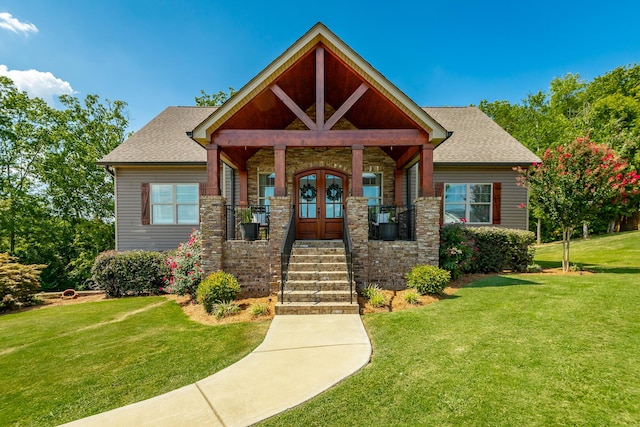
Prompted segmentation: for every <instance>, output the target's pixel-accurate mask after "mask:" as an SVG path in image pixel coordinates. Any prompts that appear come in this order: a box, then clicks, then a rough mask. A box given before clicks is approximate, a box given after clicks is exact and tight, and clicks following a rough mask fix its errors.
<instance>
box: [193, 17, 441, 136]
mask: <svg viewBox="0 0 640 427" xmlns="http://www.w3.org/2000/svg"><path fill="white" fill-rule="evenodd" d="M318 44H322V45H323V46H324V48H325V49H328V50H329V51H330V52H331V53H332V54H333V55H335V56H336V57H337V58H339V59H340V61H342V62H343V63H344V64H346V65H347V66H348V67H349V68H350V69H351V70H353V71H354V72H355V73H356V74H357V75H358V76H359V77H360V78H361V79H362V80H363V81H364V82H366V83H367V84H368V85H370V86H371V87H373V88H374V89H375V90H376V91H377V92H379V93H380V94H382V96H383V97H385V98H386V99H387V100H388V101H389V102H390V103H392V104H393V105H394V106H395V107H396V108H398V109H399V110H401V111H402V112H403V113H404V114H405V115H406V116H407V117H409V118H410V119H411V121H413V122H415V123H416V125H417V126H418V127H419V128H421V129H423V130H425V131H426V132H427V133H429V136H430V140H431V141H432V142H433V143H439V142H441V141H442V140H444V139H445V138H446V136H447V130H446V129H445V128H444V127H443V126H442V125H441V124H440V123H438V122H437V121H436V120H434V119H433V118H432V117H430V116H429V114H428V113H427V112H426V111H424V110H423V109H421V108H420V107H419V106H418V105H417V104H415V103H414V102H413V101H412V100H411V99H410V98H409V97H407V96H406V95H405V94H404V93H402V91H400V90H399V89H398V88H397V87H396V86H395V85H393V84H392V83H391V82H390V81H389V80H387V79H386V78H385V77H384V76H383V75H382V74H380V73H379V72H378V71H377V70H376V69H374V68H373V67H372V66H371V65H370V64H369V63H368V62H367V61H365V60H364V59H363V58H362V57H361V56H360V55H358V54H357V53H356V52H355V51H354V50H353V49H351V48H350V47H349V46H348V45H347V44H346V43H344V42H343V41H342V40H340V38H338V37H337V36H336V35H335V34H334V33H333V32H331V31H330V30H329V29H328V28H327V27H325V26H324V25H323V24H322V23H317V24H316V25H314V26H313V27H312V28H311V29H310V30H309V31H308V32H307V33H306V34H305V35H303V36H302V37H301V38H300V39H299V40H298V41H296V42H295V43H294V44H293V45H292V46H291V47H289V48H288V49H287V50H286V51H285V52H284V53H283V54H282V55H280V56H279V57H278V58H277V59H276V60H274V61H273V62H272V63H271V64H269V65H268V66H267V67H266V68H265V69H264V70H263V71H262V72H260V73H259V74H258V75H257V76H256V77H254V78H253V79H252V80H251V81H250V82H249V83H247V84H246V85H245V86H244V87H243V88H242V89H240V90H239V91H238V92H237V93H236V94H235V95H234V96H232V97H231V98H230V99H229V100H228V101H227V102H225V103H224V104H223V105H222V106H221V107H220V108H219V109H218V110H216V111H215V112H213V113H212V114H211V116H209V117H207V118H206V120H204V121H203V122H202V123H200V124H198V125H197V126H194V128H193V138H194V139H196V140H197V141H198V142H200V143H202V144H207V143H209V142H210V136H211V134H212V133H213V132H215V131H216V130H218V129H220V128H221V127H222V126H223V125H224V124H225V122H226V121H227V120H229V119H230V118H231V117H233V116H234V114H236V113H238V112H239V111H240V110H241V109H242V108H243V107H244V106H246V105H247V104H249V103H250V102H251V101H252V100H253V99H254V98H256V97H257V96H258V95H259V94H261V93H262V92H263V91H265V90H267V89H268V88H269V87H270V86H271V85H272V84H273V83H274V82H275V81H276V80H277V79H278V78H280V77H281V76H282V75H283V74H284V73H285V72H286V71H287V70H289V69H290V68H291V66H292V65H293V64H294V63H296V61H298V60H299V59H301V58H302V57H304V56H305V55H306V54H307V53H309V52H310V51H311V50H312V49H314V48H315V47H316V46H317V45H318ZM303 108H306V106H303ZM334 108H337V106H334Z"/></svg>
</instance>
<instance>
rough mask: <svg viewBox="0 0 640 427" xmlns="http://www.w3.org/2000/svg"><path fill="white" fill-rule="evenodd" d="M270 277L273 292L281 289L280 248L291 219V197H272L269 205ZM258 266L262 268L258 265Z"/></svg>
mask: <svg viewBox="0 0 640 427" xmlns="http://www.w3.org/2000/svg"><path fill="white" fill-rule="evenodd" d="M269 216H270V227H271V229H270V231H269V245H270V247H269V260H270V263H269V275H270V276H269V277H270V282H269V284H270V288H271V292H278V291H280V278H281V274H280V270H281V268H280V248H281V247H282V242H283V240H284V238H285V233H286V232H287V226H288V225H289V220H290V219H291V198H290V197H288V196H285V197H271V198H270V206H269ZM256 268H260V267H259V266H256Z"/></svg>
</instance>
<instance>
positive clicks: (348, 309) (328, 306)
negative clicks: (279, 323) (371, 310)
mask: <svg viewBox="0 0 640 427" xmlns="http://www.w3.org/2000/svg"><path fill="white" fill-rule="evenodd" d="M359 313H360V307H359V306H358V303H357V302H354V303H353V304H350V303H348V302H291V303H287V302H285V303H281V302H278V303H277V304H276V314H359Z"/></svg>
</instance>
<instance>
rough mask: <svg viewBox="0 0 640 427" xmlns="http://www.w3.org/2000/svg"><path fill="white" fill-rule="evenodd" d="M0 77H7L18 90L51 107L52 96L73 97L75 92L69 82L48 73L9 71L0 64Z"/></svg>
mask: <svg viewBox="0 0 640 427" xmlns="http://www.w3.org/2000/svg"><path fill="white" fill-rule="evenodd" d="M0 76H7V77H9V78H10V79H11V80H13V83H14V84H15V85H16V87H17V88H18V90H21V91H25V92H27V93H28V94H29V96H31V97H34V98H35V97H38V98H42V99H44V100H45V101H47V103H49V105H53V101H54V96H59V95H65V94H67V95H73V94H74V93H75V91H74V90H73V88H72V87H71V84H69V82H65V81H64V80H62V79H59V78H57V77H56V76H54V75H53V74H51V73H50V72H48V71H47V72H43V71H38V70H9V69H8V68H7V66H6V65H3V64H0Z"/></svg>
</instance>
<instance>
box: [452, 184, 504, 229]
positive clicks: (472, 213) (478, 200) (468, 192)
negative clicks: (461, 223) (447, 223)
mask: <svg viewBox="0 0 640 427" xmlns="http://www.w3.org/2000/svg"><path fill="white" fill-rule="evenodd" d="M491 189H492V185H491V184H445V186H444V216H445V220H446V218H447V217H451V218H460V219H464V220H465V221H466V222H468V223H471V224H490V223H491V218H492V217H491V209H492V206H491V205H492V193H491V191H492V190H491Z"/></svg>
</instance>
